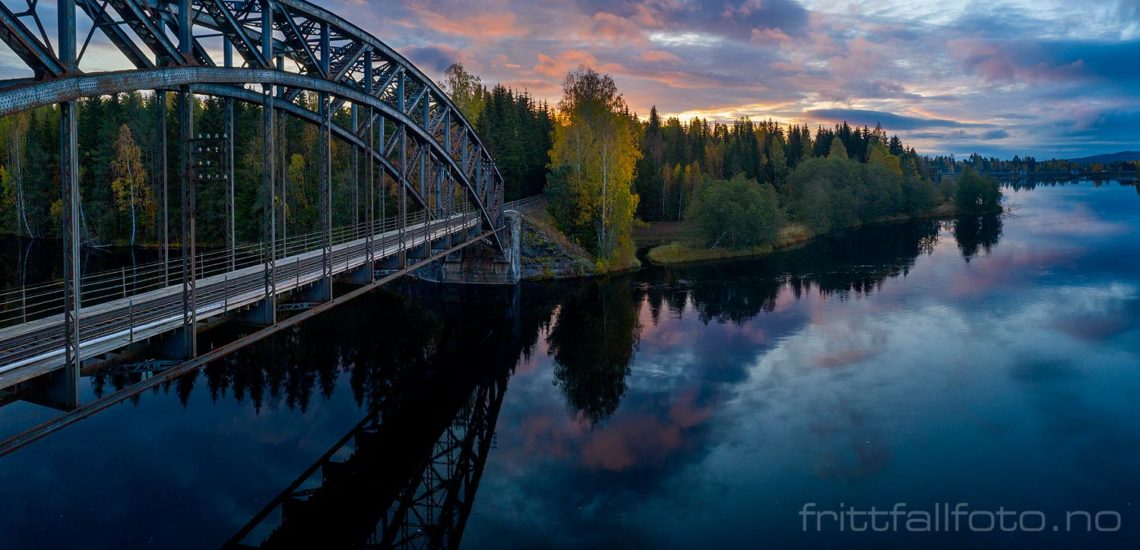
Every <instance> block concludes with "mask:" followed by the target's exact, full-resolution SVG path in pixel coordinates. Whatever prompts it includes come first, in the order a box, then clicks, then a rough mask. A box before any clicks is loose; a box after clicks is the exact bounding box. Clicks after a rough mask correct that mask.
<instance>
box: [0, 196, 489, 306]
mask: <svg viewBox="0 0 1140 550" xmlns="http://www.w3.org/2000/svg"><path fill="white" fill-rule="evenodd" d="M471 213H474V209H473V208H467V209H464V210H463V211H462V212H457V214H471ZM426 221H428V220H427V216H426V212H425V211H423V210H420V211H418V212H415V213H411V214H409V215H408V220H407V224H408V226H410V227H414V226H417V225H420V224H423V223H425V222H426ZM398 229H399V223H398V220H397V219H395V218H388V219H385V220H377V221H375V222H373V223H372V224H371V227H369V224H368V222H364V223H360V224H352V225H347V226H342V227H337V228H334V229H333V230H332V239H331V240H332V245H333V246H337V245H341V244H344V243H347V242H352V241H355V240H358V239H363V238H366V237H367V236H368V235H369V233H370V232H371V234H372V235H379V234H383V233H389V232H394V231H397V230H398ZM324 239H325V235H324V234H323V233H322V232H320V231H318V232H314V233H307V234H302V235H298V236H289V237H287V238H284V239H282V238H279V239H277V241H276V246H275V247H274V252H275V253H274V254H273V256H272V257H273V258H274V259H277V260H280V259H283V258H288V257H291V256H296V255H298V254H303V253H306V252H312V251H314V250H320V249H321V247H322V246H323V245H324ZM268 252H269V246H268V245H267V243H253V244H247V245H242V246H238V247H235V248H233V249H232V250H231V249H229V248H223V249H213V250H209V251H206V252H203V253H200V254H197V255H196V258H195V262H194V264H195V265H194V276H195V278H196V279H203V278H205V277H210V276H214V275H221V274H223V273H227V272H230V271H235V270H238V269H243V268H247V267H250V266H256V265H261V264H265V263H266V262H268V261H269V258H270V255H269V254H268ZM182 273H183V266H182V258H181V256H180V255H179V256H173V257H171V258H170V259H169V261H166V262H163V261H162V260H158V261H154V262H147V263H141V264H136V265H132V266H123V267H120V268H118V269H110V270H104V271H99V272H95V273H89V274H86V275H84V276H83V278H82V283H81V298H82V305H83V307H88V306H93V305H98V304H101V303H106V302H111V301H114V300H120V299H128V298H130V297H131V296H134V295H138V294H141V293H143V292H148V291H152V290H158V289H162V288H166V287H169V286H175V285H177V286H180V285H181V281H182ZM63 307H64V282H63V281H62V280H54V281H50V282H46V283H41V284H36V285H30V286H24V287H21V288H16V289H10V290H7V291H4V292H0V328H3V327H9V326H14V325H19V324H23V323H27V322H31V321H35V320H38V319H43V318H46V317H51V316H52V315H58V314H61V313H63Z"/></svg>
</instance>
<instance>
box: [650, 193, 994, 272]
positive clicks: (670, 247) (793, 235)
mask: <svg viewBox="0 0 1140 550" xmlns="http://www.w3.org/2000/svg"><path fill="white" fill-rule="evenodd" d="M995 213H1001V211H1000V210H999V211H998V212H995ZM959 214H960V212H959V211H958V207H957V205H955V204H954V202H953V201H948V202H945V203H943V204H941V205H939V206H938V207H936V208H934V209H932V210H928V211H926V212H923V213H921V214H915V215H911V216H890V217H886V218H882V219H878V220H875V221H873V222H869V223H864V224H856V225H853V226H850V227H844V228H842V229H851V228H854V227H859V226H863V225H872V224H881V223H896V222H904V221H909V220H923V219H946V218H954V217H957V216H958V215H959ZM661 223H662V224H669V225H670V227H669V228H668V229H669V231H670V232H671V233H673V234H675V235H678V238H677V239H676V240H673V241H672V242H668V243H666V244H657V245H655V246H654V245H651V244H648V243H645V244H643V243H638V244H639V246H653V248H652V249H650V250H649V252H648V253H647V254H646V258H647V259H648V260H649V262H650V263H652V264H654V265H661V266H675V265H683V264H692V263H701V262H714V261H720V260H731V259H738V258H756V257H760V256H765V255H768V254H771V253H773V252H779V251H783V250H789V249H792V248H795V247H797V246H800V245H803V244H805V243H807V242H810V241H811V240H813V239H817V238H819V237H822V236H824V235H827V234H828V233H819V234H816V233H813V232H812V231H811V230H809V229H808V228H807V227H806V226H804V225H802V224H795V223H793V224H788V225H785V226H784V227H782V228H780V233H779V236H778V237H777V239H776V243H775V244H774V245H764V246H755V247H749V248H742V249H731V248H704V247H700V246H694V245H693V244H692V243H691V242H687V241H686V240H685V239H684V238H683V237H680V235H682V234H683V229H681V228H679V227H672V226H674V225H677V224H679V223H680V222H661ZM648 225H649V226H650V227H649V228H647V229H645V230H643V234H653V233H654V231H653V226H654V225H656V224H648Z"/></svg>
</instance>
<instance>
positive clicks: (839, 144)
mask: <svg viewBox="0 0 1140 550" xmlns="http://www.w3.org/2000/svg"><path fill="white" fill-rule="evenodd" d="M827 158H829V159H843V160H847V147H846V146H844V145H843V140H842V139H840V138H839V136H835V137H834V138H832V139H831V151H830V152H828V153H827Z"/></svg>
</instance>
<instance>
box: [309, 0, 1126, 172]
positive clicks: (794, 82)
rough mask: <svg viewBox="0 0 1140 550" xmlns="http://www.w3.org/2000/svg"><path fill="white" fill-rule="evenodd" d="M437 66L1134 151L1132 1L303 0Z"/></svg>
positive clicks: (1052, 151)
mask: <svg viewBox="0 0 1140 550" xmlns="http://www.w3.org/2000/svg"><path fill="white" fill-rule="evenodd" d="M318 3H321V4H323V5H326V6H328V7H329V8H331V9H333V10H334V11H336V12H339V13H342V14H344V13H350V14H352V18H353V21H354V22H355V23H356V24H358V25H359V26H361V27H362V28H364V29H366V30H368V31H370V32H372V33H373V34H375V35H376V36H378V37H380V38H381V39H382V40H384V41H385V42H387V43H388V44H389V45H391V46H392V47H394V48H396V49H397V51H399V52H401V53H403V54H404V55H405V56H406V57H408V58H409V59H411V60H412V61H413V62H415V63H416V64H417V65H419V66H420V67H421V68H422V69H424V70H425V72H427V73H428V74H429V75H431V76H433V77H437V76H438V75H440V74H441V73H442V71H443V69H445V68H446V67H447V66H448V65H449V64H450V63H452V62H461V63H463V64H464V66H465V67H466V68H467V69H468V70H469V71H470V72H472V73H474V74H477V75H479V76H481V77H482V78H483V81H484V82H485V83H488V84H493V83H496V82H502V83H504V84H506V85H509V86H511V87H514V88H516V89H523V90H527V91H529V92H530V93H531V94H532V95H534V96H536V97H538V98H543V99H550V100H551V101H552V102H555V101H557V98H558V97H559V95H560V93H561V82H562V80H563V79H564V78H565V75H566V73H567V71H569V70H572V69H575V68H576V67H578V66H579V65H587V66H590V67H593V68H594V69H597V70H599V71H602V72H605V73H607V74H610V75H612V76H613V77H614V80H615V81H616V82H617V84H618V87H619V89H620V90H621V91H622V92H623V93H624V95H625V98H626V100H627V101H628V103H629V105H630V107H631V108H632V109H633V110H634V111H635V112H637V113H639V114H641V115H642V116H645V115H647V114H648V112H649V109H650V107H651V106H654V105H656V106H657V109H658V110H659V111H660V112H661V113H662V114H666V115H675V116H679V117H681V118H682V119H689V118H691V117H693V116H699V117H702V118H707V119H709V120H717V121H730V120H733V119H736V118H739V117H743V116H748V117H751V118H752V119H754V120H759V119H769V118H770V119H773V120H776V121H778V122H785V123H807V124H810V125H812V127H814V126H816V125H819V124H825V125H830V124H834V123H836V122H839V121H843V120H846V121H849V122H850V123H852V124H859V125H862V124H867V125H870V126H874V125H875V124H876V123H882V125H883V127H884V128H886V129H887V130H888V131H889V132H890V133H898V134H899V135H900V136H901V137H902V138H903V139H904V141H905V142H907V143H908V144H910V145H912V146H914V147H916V148H917V149H918V150H919V151H920V152H924V153H954V154H957V155H962V154H969V153H972V152H979V153H982V154H984V155H987V156H989V155H994V156H999V157H1012V156H1013V155H1014V154H1021V155H1025V154H1030V155H1035V156H1038V157H1041V158H1052V157H1057V158H1071V157H1076V156H1083V155H1087V154H1096V153H1106V152H1115V151H1122V150H1140V131H1138V130H1140V86H1138V85H1140V0H1101V1H1087V2H1081V1H1079V0H1032V1H1028V0H1021V1H1003V0H986V1H980V2H975V1H962V0H938V1H928V0H874V1H865V0H800V1H796V0H538V1H534V0H525V1H524V0H483V1H480V2H468V1H465V0H462V1H461V0H415V1H402V0H401V1H396V0H318Z"/></svg>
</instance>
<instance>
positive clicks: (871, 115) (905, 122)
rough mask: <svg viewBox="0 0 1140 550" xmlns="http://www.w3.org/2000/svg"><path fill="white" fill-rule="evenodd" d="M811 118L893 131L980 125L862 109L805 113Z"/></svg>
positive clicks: (822, 110)
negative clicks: (879, 125)
mask: <svg viewBox="0 0 1140 550" xmlns="http://www.w3.org/2000/svg"><path fill="white" fill-rule="evenodd" d="M804 114H805V115H807V116H808V117H809V118H813V119H817V120H826V121H833V122H841V121H847V122H848V123H851V124H852V125H856V126H874V125H876V124H882V125H883V127H884V128H889V129H891V130H917V129H920V128H934V127H937V128H965V127H974V126H978V124H972V123H966V122H959V121H956V120H947V119H938V118H920V117H912V116H904V115H896V114H893V113H885V112H880V111H866V110H861V109H818V110H812V111H807V112H806V113H804Z"/></svg>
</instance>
